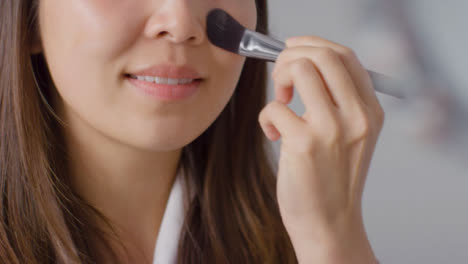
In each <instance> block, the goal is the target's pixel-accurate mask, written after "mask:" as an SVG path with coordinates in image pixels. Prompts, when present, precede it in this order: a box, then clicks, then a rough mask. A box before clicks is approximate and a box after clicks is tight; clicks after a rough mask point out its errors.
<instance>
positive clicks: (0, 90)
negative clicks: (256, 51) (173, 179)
mask: <svg viewBox="0 0 468 264" xmlns="http://www.w3.org/2000/svg"><path fill="white" fill-rule="evenodd" d="M37 2H38V1H37V0H2V1H0V41H1V46H0V262H1V263H15V264H16V263H18V264H20V263H21V264H22V263H28V264H29V263H31V264H36V263H37V264H39V263H77V264H78V263H79V264H81V263H96V261H97V252H95V251H96V250H95V248H93V246H91V237H93V238H96V237H98V238H101V239H102V241H103V242H104V243H103V244H106V243H105V242H106V241H107V240H106V239H105V236H106V235H108V232H105V231H103V230H101V229H99V228H98V226H97V224H96V222H97V221H96V220H97V219H102V220H106V219H105V217H104V216H103V215H102V214H101V213H100V212H99V211H98V210H96V209H95V208H93V207H92V206H91V205H89V204H88V203H87V202H86V201H85V200H83V199H81V198H80V196H79V195H77V194H76V193H75V192H74V190H73V189H72V188H70V186H71V185H70V183H69V179H68V177H67V175H69V173H68V171H69V168H68V159H67V155H66V154H67V151H66V147H65V144H64V136H63V132H62V126H61V125H62V124H61V122H60V120H59V119H58V118H57V116H55V115H54V109H53V108H54V107H53V105H51V104H50V102H51V101H52V100H51V96H52V95H53V94H54V92H56V91H55V88H54V85H53V82H52V81H51V78H50V74H49V72H48V68H47V64H46V62H45V59H44V56H43V55H42V54H38V55H31V53H30V47H31V44H32V42H33V40H34V38H35V37H37V23H36V16H37ZM256 3H257V14H258V24H257V31H259V32H263V33H266V34H268V28H267V25H268V23H267V22H268V18H267V3H266V0H256ZM266 74H267V71H266V63H265V62H264V61H260V60H252V59H247V60H246V62H245V65H244V68H243V71H242V74H241V77H240V80H239V82H238V85H237V87H236V91H235V92H234V95H233V96H232V98H231V100H230V101H229V103H228V104H227V106H226V107H225V109H224V110H223V112H222V113H221V114H220V116H219V117H218V118H217V119H216V121H215V122H214V123H213V124H212V125H211V126H210V127H209V128H208V129H207V130H206V131H205V132H204V133H203V134H202V135H201V136H200V137H198V138H197V139H196V140H194V141H193V142H192V143H190V144H189V145H187V146H186V147H185V148H184V149H183V152H182V157H181V162H180V166H181V169H183V170H184V176H185V182H186V183H187V185H186V186H185V190H186V192H189V191H193V195H194V196H193V197H194V199H193V200H192V201H191V203H190V206H189V209H188V212H187V214H186V217H185V222H184V225H183V229H182V232H181V234H180V242H179V251H178V252H179V253H178V263H297V260H296V256H295V254H294V250H293V248H292V245H291V241H290V239H289V237H288V235H287V232H286V230H285V228H284V226H283V223H282V221H281V217H280V213H279V209H278V204H277V198H276V177H275V173H276V171H277V167H276V165H275V159H274V155H273V154H272V153H273V152H272V149H271V145H270V144H268V142H267V139H266V137H265V136H264V135H263V133H262V131H261V128H260V126H259V124H258V114H259V113H260V111H261V109H262V108H263V107H264V106H265V104H266V92H267V89H266V87H267V85H266V78H267V75H266ZM189 185H190V187H189ZM108 226H109V227H112V225H111V224H110V223H108ZM108 248H109V249H110V246H108Z"/></svg>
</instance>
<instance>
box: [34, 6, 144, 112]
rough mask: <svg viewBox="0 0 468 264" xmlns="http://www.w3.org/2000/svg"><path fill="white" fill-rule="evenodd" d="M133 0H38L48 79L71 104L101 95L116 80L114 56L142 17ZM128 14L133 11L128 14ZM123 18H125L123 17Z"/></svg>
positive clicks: (130, 36)
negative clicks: (49, 75) (50, 76)
mask: <svg viewBox="0 0 468 264" xmlns="http://www.w3.org/2000/svg"><path fill="white" fill-rule="evenodd" d="M133 2H134V1H133V0H119V1H113V0H79V1H63V0H41V1H40V2H39V3H40V4H39V23H40V31H41V39H42V44H43V45H42V46H43V51H44V55H45V57H46V60H47V63H48V66H49V69H50V73H51V75H52V79H53V80H54V83H55V84H56V87H57V89H58V91H59V93H60V94H61V95H62V97H63V98H64V100H65V101H71V100H73V101H74V102H69V103H70V104H72V105H76V104H78V103H80V104H82V103H84V102H87V103H86V104H87V105H90V103H91V102H92V101H95V100H97V99H98V98H103V95H104V94H106V93H108V92H109V91H106V89H110V88H108V87H115V86H116V85H117V83H104V82H103V81H102V80H107V81H109V80H115V79H116V78H115V72H116V68H117V67H118V65H117V63H115V61H116V58H117V57H118V56H119V54H120V53H122V50H124V49H125V48H126V47H127V46H129V45H131V42H132V41H134V39H135V36H132V35H131V34H129V32H130V33H131V32H137V30H135V28H136V27H138V26H139V24H141V20H142V18H140V17H139V16H138V15H137V14H141V12H140V11H139V10H138V9H142V7H141V6H138V5H134V4H132V3H133ZM130 16H132V17H130ZM122 21H125V23H122Z"/></svg>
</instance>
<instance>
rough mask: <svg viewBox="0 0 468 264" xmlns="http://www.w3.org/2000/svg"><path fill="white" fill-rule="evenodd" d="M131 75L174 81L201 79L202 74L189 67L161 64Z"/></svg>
mask: <svg viewBox="0 0 468 264" xmlns="http://www.w3.org/2000/svg"><path fill="white" fill-rule="evenodd" d="M129 74H133V75H140V76H153V77H154V76H158V77H163V78H172V79H183V78H185V79H201V78H202V77H201V75H200V73H198V72H197V71H196V70H195V69H194V68H192V67H190V66H188V65H180V66H178V65H174V64H160V65H156V66H152V67H150V68H147V69H144V70H140V71H136V72H130V73H129Z"/></svg>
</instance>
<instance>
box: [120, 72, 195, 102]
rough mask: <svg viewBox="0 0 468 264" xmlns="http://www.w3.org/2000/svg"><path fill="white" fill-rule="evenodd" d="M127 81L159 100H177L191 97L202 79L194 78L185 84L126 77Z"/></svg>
mask: <svg viewBox="0 0 468 264" xmlns="http://www.w3.org/2000/svg"><path fill="white" fill-rule="evenodd" d="M127 79H128V81H129V82H130V83H131V84H133V85H134V86H135V87H136V88H138V89H139V90H140V91H142V92H143V93H144V94H145V95H148V96H150V97H153V98H156V99H158V100H161V101H179V100H183V99H187V98H189V97H191V96H192V95H193V94H195V92H196V91H197V90H198V87H199V86H200V83H201V82H202V80H195V81H193V82H191V83H187V84H177V85H170V84H157V83H154V82H147V81H141V80H138V79H134V78H131V77H127Z"/></svg>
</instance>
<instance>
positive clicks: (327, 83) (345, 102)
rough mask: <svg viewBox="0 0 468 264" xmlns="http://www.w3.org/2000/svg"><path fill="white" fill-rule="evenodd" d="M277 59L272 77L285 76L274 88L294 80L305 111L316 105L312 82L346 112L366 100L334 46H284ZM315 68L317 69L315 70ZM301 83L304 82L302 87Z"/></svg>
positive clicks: (352, 110)
mask: <svg viewBox="0 0 468 264" xmlns="http://www.w3.org/2000/svg"><path fill="white" fill-rule="evenodd" d="M293 62H294V63H293ZM276 63H277V64H276V65H275V69H274V71H273V73H272V77H273V78H274V79H275V80H282V84H281V85H279V86H275V90H276V88H277V89H279V90H282V89H285V88H286V87H288V86H285V85H284V84H285V83H287V81H288V79H289V81H291V82H294V84H295V86H297V87H296V88H297V89H298V92H299V93H300V95H301V99H302V100H303V101H304V105H305V107H306V111H310V110H311V109H308V108H310V107H313V103H314V100H316V99H315V98H314V96H311V95H316V93H315V94H311V93H310V92H309V91H310V90H311V89H314V88H313V87H312V86H314V87H317V86H320V87H321V88H322V89H324V90H326V91H327V93H328V94H329V95H330V96H329V97H330V98H329V100H330V101H331V102H334V103H335V104H336V105H337V107H338V108H340V109H341V110H342V112H343V113H345V114H352V113H354V112H356V111H358V110H361V108H362V105H363V102H362V100H361V98H360V96H359V94H358V93H357V89H356V87H355V85H354V81H353V79H352V77H351V76H350V74H349V72H348V70H347V69H346V67H345V66H344V64H343V62H342V61H341V59H340V58H339V56H338V55H337V54H336V52H334V51H333V50H332V49H330V48H317V47H313V46H300V47H292V48H288V49H286V50H284V51H283V52H282V53H281V54H280V56H279V57H278V59H277V61H276ZM314 68H315V69H317V71H314V70H313V69H314ZM316 72H318V75H319V76H320V77H321V80H322V81H321V83H322V84H321V85H320V84H319V83H318V82H317V78H316V77H315V75H317V74H316ZM291 73H292V74H291ZM308 75H313V76H314V78H312V80H311V78H307V77H308ZM306 80H307V81H306ZM308 81H309V82H308ZM310 81H313V82H310ZM298 83H301V84H302V87H300V86H299V85H298ZM276 91H277V93H281V92H280V91H278V90H276Z"/></svg>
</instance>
